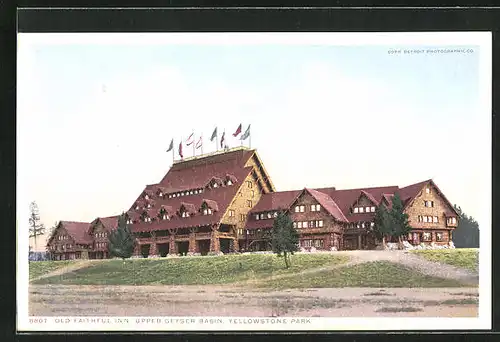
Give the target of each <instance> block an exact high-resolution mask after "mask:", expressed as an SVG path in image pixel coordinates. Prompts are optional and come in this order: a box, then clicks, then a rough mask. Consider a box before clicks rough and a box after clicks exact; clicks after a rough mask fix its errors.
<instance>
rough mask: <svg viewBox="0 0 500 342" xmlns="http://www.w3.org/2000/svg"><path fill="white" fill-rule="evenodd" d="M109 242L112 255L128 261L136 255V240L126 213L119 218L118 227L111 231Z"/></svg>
mask: <svg viewBox="0 0 500 342" xmlns="http://www.w3.org/2000/svg"><path fill="white" fill-rule="evenodd" d="M108 240H109V252H110V253H111V255H113V256H116V257H119V258H122V259H126V258H130V257H131V256H132V254H133V253H134V247H135V239H134V236H133V235H132V232H131V231H130V228H129V226H128V224H127V218H126V216H125V214H124V213H123V214H121V215H120V217H119V218H118V227H117V228H116V229H114V230H112V231H111V233H110V234H109V237H108Z"/></svg>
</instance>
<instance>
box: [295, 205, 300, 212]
mask: <svg viewBox="0 0 500 342" xmlns="http://www.w3.org/2000/svg"><path fill="white" fill-rule="evenodd" d="M299 211H300V207H299V206H298V205H296V206H295V212H296V213H298V212H299Z"/></svg>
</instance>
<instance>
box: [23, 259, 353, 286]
mask: <svg viewBox="0 0 500 342" xmlns="http://www.w3.org/2000/svg"><path fill="white" fill-rule="evenodd" d="M347 261H348V257H346V256H336V255H331V254H296V255H293V256H292V257H291V262H292V265H291V267H290V268H289V269H285V266H284V261H283V258H280V257H277V256H275V255H272V254H263V255H262V254H261V255H227V256H220V257H199V258H197V257H195V258H175V259H134V260H125V261H122V260H103V261H102V262H99V263H95V264H93V265H90V266H88V267H85V268H82V269H78V270H75V271H72V272H69V273H66V274H63V275H60V276H54V277H48V278H43V279H39V280H37V281H35V282H34V283H35V284H67V285H71V284H85V285H157V284H164V285H204V284H228V283H233V282H238V281H244V280H250V279H262V278H266V277H269V276H272V275H278V274H284V273H289V274H293V273H297V272H300V271H302V270H305V269H309V268H315V267H321V266H325V265H331V264H341V263H345V262H347ZM30 272H31V269H30ZM35 272H38V270H37V271H35Z"/></svg>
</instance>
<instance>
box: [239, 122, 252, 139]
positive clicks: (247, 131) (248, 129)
mask: <svg viewBox="0 0 500 342" xmlns="http://www.w3.org/2000/svg"><path fill="white" fill-rule="evenodd" d="M249 136H250V125H248V128H247V130H246V131H245V133H243V135H242V136H241V138H240V140H245V139H246V138H248V137H249Z"/></svg>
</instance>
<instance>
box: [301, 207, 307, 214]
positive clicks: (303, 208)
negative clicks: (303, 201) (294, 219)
mask: <svg viewBox="0 0 500 342" xmlns="http://www.w3.org/2000/svg"><path fill="white" fill-rule="evenodd" d="M305 211H306V206H305V205H301V206H300V212H301V213H303V212H305Z"/></svg>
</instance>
